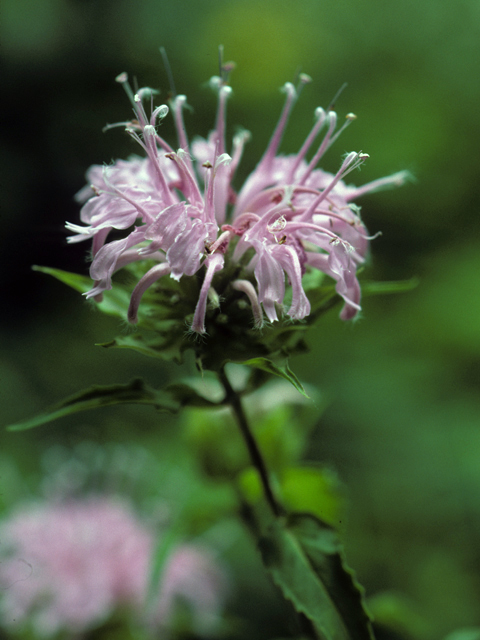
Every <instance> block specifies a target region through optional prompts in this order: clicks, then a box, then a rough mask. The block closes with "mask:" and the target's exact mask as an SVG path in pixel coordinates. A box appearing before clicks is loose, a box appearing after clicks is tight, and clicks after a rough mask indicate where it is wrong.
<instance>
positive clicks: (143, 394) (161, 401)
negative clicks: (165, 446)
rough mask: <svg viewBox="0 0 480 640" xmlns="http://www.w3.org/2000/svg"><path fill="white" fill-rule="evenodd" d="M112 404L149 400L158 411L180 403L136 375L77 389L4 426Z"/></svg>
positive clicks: (23, 426) (16, 428) (25, 424)
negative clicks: (49, 404) (128, 380)
mask: <svg viewBox="0 0 480 640" xmlns="http://www.w3.org/2000/svg"><path fill="white" fill-rule="evenodd" d="M114 404H151V405H153V406H154V407H155V408H156V409H158V410H159V411H169V412H172V413H175V412H176V411H178V410H179V408H180V403H179V402H178V401H177V400H175V399H173V398H172V396H171V395H170V394H169V393H168V392H165V391H157V390H156V389H153V388H151V387H149V386H148V385H146V384H145V383H144V382H143V380H141V379H140V378H135V379H133V380H131V381H130V382H128V383H127V384H111V385H106V386H100V385H98V386H97V385H95V386H93V387H90V388H89V389H85V390H84V391H80V392H79V393H76V394H74V395H72V396H69V397H68V398H65V400H62V401H61V402H59V403H58V404H56V405H54V406H53V407H50V409H47V410H46V411H44V412H43V413H41V414H39V415H38V416H35V417H34V418H31V419H30V420H25V421H23V422H18V423H17V424H13V425H10V426H9V427H8V430H9V431H24V430H26V429H32V428H33V427H38V426H39V425H42V424H46V423H47V422H52V421H53V420H58V418H63V417H64V416H68V415H70V414H72V413H77V412H79V411H88V410H89V409H96V408H98V407H106V406H109V405H114Z"/></svg>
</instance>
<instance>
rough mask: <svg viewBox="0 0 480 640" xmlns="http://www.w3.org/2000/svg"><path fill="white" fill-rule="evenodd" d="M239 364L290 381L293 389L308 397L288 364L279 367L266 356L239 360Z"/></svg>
mask: <svg viewBox="0 0 480 640" xmlns="http://www.w3.org/2000/svg"><path fill="white" fill-rule="evenodd" d="M239 364H245V365H247V366H249V367H255V368H256V369H261V370H262V371H266V372H268V373H271V374H273V375H275V376H278V377H279V378H283V379H284V380H288V382H290V384H293V386H294V387H295V389H296V390H297V391H299V392H300V393H301V394H302V396H305V398H308V395H307V393H306V391H305V389H304V388H303V385H302V383H301V382H300V380H299V379H298V378H297V376H296V375H295V374H294V373H293V371H292V370H291V369H290V367H289V366H288V364H286V365H285V366H284V367H279V366H278V365H277V364H275V363H274V362H272V361H271V360H269V359H268V358H251V359H250V360H245V361H244V362H241V363H239Z"/></svg>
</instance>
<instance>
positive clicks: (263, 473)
mask: <svg viewBox="0 0 480 640" xmlns="http://www.w3.org/2000/svg"><path fill="white" fill-rule="evenodd" d="M218 377H219V379H220V382H221V383H222V385H223V388H224V389H225V394H226V395H225V400H226V402H227V403H228V404H229V405H230V406H231V408H232V411H233V414H234V416H235V419H236V421H237V424H238V426H239V427H240V431H241V432H242V436H243V439H244V441H245V444H246V445H247V449H248V453H249V454H250V458H251V460H252V463H253V466H254V467H255V469H256V470H257V471H258V473H259V475H260V480H261V482H262V486H263V491H264V493H265V498H266V500H267V502H268V504H269V505H270V508H271V510H272V512H273V514H274V515H275V516H280V515H281V514H282V509H281V508H280V506H279V504H278V502H277V500H276V498H275V496H274V494H273V491H272V487H271V486H270V480H269V477H268V472H267V467H266V465H265V461H264V459H263V456H262V454H261V451H260V449H259V448H258V445H257V442H256V440H255V438H254V437H253V433H252V431H251V429H250V425H249V424H248V420H247V416H246V415H245V411H244V410H243V405H242V401H241V399H240V395H239V394H238V393H237V392H236V391H235V389H234V388H233V387H232V385H231V384H230V380H229V379H228V378H227V374H226V373H225V370H224V369H223V368H222V369H221V370H220V372H219V373H218Z"/></svg>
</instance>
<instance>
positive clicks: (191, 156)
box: [67, 74, 406, 335]
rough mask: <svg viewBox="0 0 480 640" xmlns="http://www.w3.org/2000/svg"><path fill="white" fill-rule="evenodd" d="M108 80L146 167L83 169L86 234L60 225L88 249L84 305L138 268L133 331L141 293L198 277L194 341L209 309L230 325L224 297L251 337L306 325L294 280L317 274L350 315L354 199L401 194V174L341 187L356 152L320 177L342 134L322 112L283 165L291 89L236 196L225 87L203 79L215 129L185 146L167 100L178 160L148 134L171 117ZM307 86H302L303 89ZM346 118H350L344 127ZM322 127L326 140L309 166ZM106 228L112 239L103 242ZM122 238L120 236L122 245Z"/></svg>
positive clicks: (356, 240) (177, 108)
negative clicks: (241, 312) (120, 94)
mask: <svg viewBox="0 0 480 640" xmlns="http://www.w3.org/2000/svg"><path fill="white" fill-rule="evenodd" d="M117 81H118V82H120V83H121V84H122V85H123V86H124V88H125V90H126V93H127V95H128V96H129V98H130V101H131V102H132V105H133V107H134V110H135V114H136V117H135V119H134V120H132V121H131V122H127V123H123V124H124V125H125V127H126V131H127V133H128V134H129V135H130V136H131V137H132V138H133V139H134V140H135V141H136V142H137V143H138V145H139V146H140V147H141V148H142V149H143V152H144V155H145V157H143V158H139V157H133V156H132V157H131V158H129V159H128V160H117V161H116V162H115V163H114V164H113V165H112V166H109V167H104V168H102V167H100V166H93V167H91V168H90V169H89V170H88V172H87V180H88V182H89V183H90V186H87V187H84V188H83V189H82V190H81V191H80V192H79V193H78V194H77V200H78V201H79V202H82V203H84V204H83V207H82V210H81V215H80V217H81V221H82V223H83V226H82V225H77V224H71V223H67V228H68V229H69V230H70V231H71V232H73V235H71V236H70V237H69V238H68V241H69V242H80V241H83V240H86V239H92V241H93V246H92V255H93V260H92V264H91V267H90V275H91V277H92V279H93V280H94V285H93V287H92V288H91V289H90V291H88V292H87V293H86V296H87V297H94V298H95V299H96V300H101V298H102V294H103V293H104V292H105V291H107V290H109V289H111V288H112V276H113V274H114V273H115V272H116V271H118V270H120V269H122V268H124V267H126V266H128V265H133V264H134V263H138V266H141V265H142V264H144V265H145V267H144V270H143V276H141V277H140V279H139V281H138V283H137V285H136V286H135V287H134V289H133V292H132V296H131V301H130V307H129V310H128V320H129V322H131V323H136V322H137V321H138V312H139V307H140V305H141V301H142V297H143V296H144V294H145V292H146V291H147V290H148V289H149V288H150V287H152V286H158V283H159V281H160V280H162V279H165V278H169V277H170V278H173V279H174V280H176V281H180V280H181V279H183V278H184V277H192V276H195V277H196V274H199V275H202V274H203V276H202V278H203V280H202V283H201V284H200V285H199V286H198V287H196V291H197V296H198V297H197V298H196V300H192V301H191V321H190V329H191V331H192V332H193V333H197V334H200V335H201V334H205V333H209V328H208V326H207V324H206V314H207V311H208V308H209V304H210V303H211V301H212V300H215V301H216V302H215V305H214V307H215V309H216V313H217V315H218V318H219V319H220V321H221V322H223V323H225V322H228V321H229V319H228V318H227V321H226V320H225V313H224V309H222V305H224V301H225V296H226V297H228V296H232V295H233V296H234V297H236V299H242V300H243V301H244V302H245V304H247V305H249V306H250V309H251V325H252V326H255V328H256V329H259V328H261V327H262V326H263V325H264V324H265V322H266V321H268V322H270V323H271V322H276V321H278V320H279V319H281V318H282V317H283V316H287V317H290V318H291V319H292V320H303V319H305V318H306V317H307V316H309V314H310V313H311V311H312V305H311V300H310V299H309V296H308V295H307V293H306V291H305V288H304V284H303V276H304V275H305V273H306V271H307V270H319V271H320V272H322V273H323V274H326V275H327V276H329V277H330V278H332V279H333V281H334V282H335V290H336V293H337V294H338V295H339V296H340V297H341V298H343V301H344V305H343V309H342V311H341V314H340V317H341V318H342V319H344V320H349V319H352V318H354V317H355V316H356V315H357V314H358V312H359V311H360V308H361V307H360V298H361V290H360V285H359V283H358V280H357V269H358V267H359V266H360V265H361V264H362V263H363V262H364V260H365V257H366V254H367V250H368V245H369V239H370V238H369V235H368V232H367V229H366V227H365V225H364V224H363V222H362V220H361V219H360V216H359V207H358V206H357V205H355V204H354V202H353V201H354V200H355V199H356V198H357V197H358V196H361V195H363V194H364V193H368V192H369V191H373V190H378V189H379V188H383V187H388V186H398V185H400V184H402V183H403V182H404V180H405V178H406V173H404V172H402V173H397V174H395V175H393V176H389V177H387V178H382V179H380V180H377V181H374V182H372V183H370V184H367V185H363V186H361V187H355V186H351V185H347V184H346V183H345V178H346V176H347V175H348V174H349V173H350V172H352V171H353V170H355V169H356V168H358V167H360V166H361V165H362V164H363V162H364V161H365V160H366V159H367V158H368V155H367V154H364V153H361V152H360V153H356V152H352V153H349V154H347V155H346V157H345V158H344V160H343V162H342V163H341V165H340V168H339V170H338V172H337V173H336V174H335V175H333V174H330V173H327V172H325V171H323V170H321V169H319V168H317V166H318V162H319V161H320V159H321V157H322V156H323V155H324V153H325V152H326V151H327V149H328V148H329V147H330V146H331V145H332V144H333V142H334V141H335V140H336V138H337V137H338V135H339V134H340V133H341V131H342V130H343V128H345V126H346V125H344V126H343V127H340V129H339V130H338V131H337V132H336V133H335V130H336V127H337V115H336V113H335V112H333V111H328V112H326V111H324V110H323V109H322V108H320V107H319V108H318V109H316V111H315V123H314V126H313V128H312V130H311V131H310V133H309V134H308V136H307V138H306V140H305V142H304V143H303V144H302V146H301V148H300V150H299V152H298V153H297V154H295V155H290V156H282V155H280V154H279V146H280V142H281V139H282V135H283V132H284V130H285V127H286V125H287V121H288V119H289V116H290V113H291V110H292V108H293V106H294V104H295V101H296V99H297V95H298V88H295V87H294V86H293V85H292V84H291V83H286V84H285V86H284V87H283V91H284V92H285V94H286V100H285V104H284V107H283V110H282V113H281V115H280V119H279V122H278V124H277V126H276V128H275V130H274V132H273V135H272V138H271V140H270V143H269V145H268V147H267V149H266V151H265V153H264V155H263V157H262V158H261V160H260V162H259V163H258V164H257V167H256V169H255V170H254V171H253V172H252V173H251V174H250V176H248V178H247V179H246V181H245V183H244V184H243V186H242V187H241V188H240V189H239V190H238V191H236V190H235V189H234V187H233V181H234V176H235V172H236V169H237V167H238V165H239V162H240V159H241V156H242V153H243V149H244V145H245V142H246V141H247V140H248V137H249V134H248V132H245V131H243V132H242V133H240V134H237V135H236V136H235V138H234V140H233V145H232V149H231V155H229V154H228V153H227V151H226V148H227V146H226V140H225V123H226V104H227V99H228V97H229V96H230V94H231V89H230V87H229V86H228V85H227V84H226V82H225V81H224V80H223V79H222V78H219V77H214V78H212V80H211V86H212V87H213V88H214V89H215V90H216V92H217V94H218V107H217V115H216V125H215V129H214V130H213V131H212V132H211V133H210V134H209V136H208V138H207V139H202V138H198V137H197V138H195V139H194V141H193V143H192V144H191V145H190V144H189V143H188V140H187V137H186V134H185V127H184V122H183V108H184V106H185V104H186V98H185V96H183V95H180V96H176V97H175V98H173V99H172V101H171V102H170V109H171V110H172V112H173V119H174V122H175V127H176V130H177V136H178V140H179V144H180V148H179V149H178V151H174V150H173V148H172V147H171V146H170V145H169V144H168V143H167V142H166V141H165V140H164V139H163V138H162V137H160V136H159V134H158V132H157V128H156V126H157V124H158V121H159V120H161V119H163V118H164V117H166V115H167V114H168V112H169V107H168V106H167V105H161V106H159V107H157V108H153V100H152V91H151V90H150V89H148V88H145V89H140V90H139V91H138V92H137V93H136V94H134V93H133V91H132V89H131V88H130V85H129V84H128V78H127V75H126V74H121V75H120V76H118V78H117ZM304 82H306V80H305V77H303V76H302V77H301V79H300V85H301V84H303V83H304ZM147 98H148V101H149V102H151V104H152V112H151V115H150V116H147V113H146V111H145V108H144V102H145V101H146V99H147ZM354 117H355V116H353V115H352V114H348V116H347V122H346V124H349V122H351V121H352V120H353V119H354ZM322 128H325V129H326V132H325V134H324V136H323V137H322V138H321V141H320V143H319V144H318V143H317V144H318V146H317V147H316V149H314V152H313V154H311V158H310V160H307V155H308V154H309V152H310V149H312V147H313V146H314V144H315V140H316V139H317V137H318V134H319V133H320V131H321V130H322ZM114 230H115V231H116V233H115V236H114V237H115V239H113V238H112V236H111V233H112V231H114ZM119 233H120V234H121V235H122V234H123V236H122V237H121V238H120V239H118V235H119ZM152 260H153V261H154V262H153V263H152ZM227 264H228V265H230V268H229V269H228V274H229V278H230V280H229V281H228V282H225V278H222V277H221V273H222V272H223V270H224V269H225V267H226V266H227ZM137 272H138V271H137ZM220 283H221V287H220V288H221V291H220V290H219V286H220ZM219 294H221V295H219ZM222 298H223V299H222ZM287 299H288V303H287ZM209 301H210V303H209ZM226 306H228V305H226ZM211 307H212V305H211V304H210V308H211Z"/></svg>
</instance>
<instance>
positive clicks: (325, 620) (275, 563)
mask: <svg viewBox="0 0 480 640" xmlns="http://www.w3.org/2000/svg"><path fill="white" fill-rule="evenodd" d="M245 516H246V520H247V523H248V524H249V525H250V527H251V529H252V531H253V533H254V535H255V536H256V538H257V541H258V546H259V549H260V552H261V555H262V559H263V562H264V564H265V566H266V568H267V570H268V571H269V573H270V574H271V576H272V578H273V581H274V582H275V584H277V586H278V587H279V588H280V589H281V591H282V593H283V595H284V596H285V598H287V599H288V600H290V601H291V602H292V603H293V605H294V607H295V608H296V610H297V611H298V612H300V613H302V614H304V615H305V616H306V617H307V618H308V619H309V620H310V622H311V623H312V625H313V627H314V629H315V631H316V632H317V633H318V635H319V637H320V638H321V639H322V640H372V639H373V634H372V630H371V624H370V617H369V615H368V614H367V612H366V610H365V608H364V604H363V590H362V588H361V587H360V586H359V585H358V583H357V582H356V580H355V577H354V576H353V573H352V572H351V570H350V569H349V568H348V567H347V566H346V565H345V563H344V560H343V557H342V547H341V544H340V541H339V538H338V535H337V533H336V532H335V530H334V529H332V528H331V527H329V526H328V525H327V524H325V523H323V522H321V520H319V519H317V518H316V517H315V516H313V515H311V514H300V513H294V514H291V515H290V516H288V518H286V519H283V518H273V517H272V516H267V515H266V512H264V511H263V510H262V511H260V509H259V508H253V509H249V508H248V507H246V509H245Z"/></svg>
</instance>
